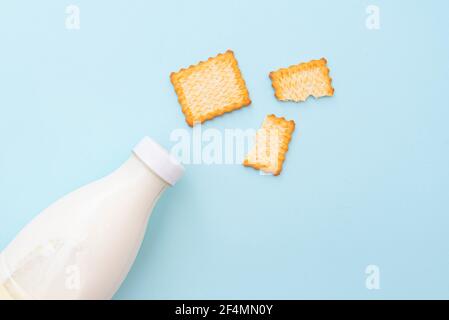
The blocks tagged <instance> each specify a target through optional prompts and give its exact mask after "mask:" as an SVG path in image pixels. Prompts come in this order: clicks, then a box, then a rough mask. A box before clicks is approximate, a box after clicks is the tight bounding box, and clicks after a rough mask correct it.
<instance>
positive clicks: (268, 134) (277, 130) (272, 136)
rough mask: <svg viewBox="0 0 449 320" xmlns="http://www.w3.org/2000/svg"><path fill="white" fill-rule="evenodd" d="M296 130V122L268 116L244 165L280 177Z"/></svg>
mask: <svg viewBox="0 0 449 320" xmlns="http://www.w3.org/2000/svg"><path fill="white" fill-rule="evenodd" d="M294 130H295V121H293V120H285V118H284V117H282V118H278V117H276V116H275V115H273V114H271V115H268V116H266V118H265V120H264V122H263V123H262V127H261V128H260V129H259V130H258V131H257V133H256V139H255V144H254V147H253V148H252V149H251V150H250V151H249V153H248V154H247V156H246V158H245V160H244V161H243V165H244V166H247V167H253V168H255V169H258V170H262V171H264V172H267V173H272V174H273V175H275V176H277V175H279V174H280V173H281V170H282V164H283V163H284V160H285V154H286V152H287V151H288V144H289V142H290V140H291V138H292V133H293V131H294Z"/></svg>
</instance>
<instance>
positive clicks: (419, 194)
mask: <svg viewBox="0 0 449 320" xmlns="http://www.w3.org/2000/svg"><path fill="white" fill-rule="evenodd" d="M69 4H76V5H78V6H79V7H80V9H81V16H80V17H81V29H80V30H79V31H75V30H67V29H66V28H65V19H66V13H65V8H66V6H67V5H69ZM369 4H374V5H378V6H379V8H380V18H381V20H380V22H381V29H380V30H376V31H371V30H368V29H367V28H366V26H365V19H366V17H367V14H366V12H365V10H366V7H367V6H368V5H369ZM448 12H449V2H447V1H431V2H429V1H407V2H406V1H375V0H373V1H355V0H354V1H330V0H329V1H293V0H291V1H279V0H278V1H241V0H232V1H231V0H228V1H178V2H175V1H158V2H150V1H143V0H141V1H87V0H78V1H73V2H65V1H18V0H16V1H3V2H2V3H1V4H0V39H1V47H0V111H1V113H0V146H1V151H0V195H1V201H0V248H3V247H4V246H6V245H7V243H8V242H9V241H10V240H11V239H12V238H13V237H14V235H15V234H16V233H17V232H18V231H19V230H20V229H21V228H22V227H23V226H24V225H25V224H26V223H27V222H28V221H29V220H30V219H32V218H33V217H34V216H35V215H36V214H37V213H38V212H40V211H41V210H42V209H44V208H45V207H47V206H48V205H49V204H50V203H52V202H53V201H54V200H56V199H57V198H59V197H60V196H62V195H64V194H66V193H67V192H69V191H71V190H73V189H75V188H77V187H79V186H81V185H83V184H85V183H88V182H90V181H92V180H94V179H96V178H100V177H102V176H103V175H105V174H107V173H109V172H110V171H112V170H113V169H115V168H116V167H118V166H119V165H120V164H121V163H122V162H123V161H125V159H127V157H128V156H129V153H130V150H131V148H132V147H133V146H134V145H135V144H136V143H137V142H138V141H139V139H140V138H141V137H143V136H144V135H149V136H151V137H153V138H154V139H156V140H158V141H159V142H160V143H161V144H162V145H164V146H165V147H167V148H169V147H171V146H172V144H173V142H170V139H169V135H170V132H171V131H172V130H173V129H176V128H185V129H187V130H190V129H189V127H188V126H187V125H186V124H185V121H184V117H183V115H182V113H181V111H180V107H179V105H178V103H177V99H176V95H175V93H174V90H173V88H172V85H171V83H170V81H169V74H170V72H172V71H177V70H179V69H180V68H181V67H186V66H188V65H190V64H194V63H197V62H198V61H200V60H204V59H207V58H208V57H210V56H214V55H216V54H217V53H219V52H224V51H225V50H227V49H232V50H233V51H234V52H235V54H236V57H237V59H238V62H239V65H240V68H241V70H242V73H243V76H244V78H245V80H246V83H247V86H248V89H249V92H250V96H251V99H252V101H253V103H252V105H251V106H250V107H249V108H245V109H243V110H240V111H236V112H233V113H231V114H227V115H225V116H223V117H220V118H217V119H214V120H213V121H209V122H207V123H206V124H205V125H204V126H203V129H205V128H217V129H219V130H224V129H225V128H257V127H259V125H260V123H261V122H262V120H263V118H264V116H265V115H266V114H268V113H275V114H277V115H279V116H285V117H287V118H289V119H294V120H295V121H296V123H297V130H296V132H295V134H294V137H293V140H292V142H291V144H290V151H289V152H288V154H287V160H286V162H285V165H284V171H283V173H282V174H281V175H280V176H279V177H271V176H262V175H259V173H258V172H257V171H255V170H253V169H251V168H244V167H243V166H240V165H233V166H232V165H231V166H229V165H228V166H219V165H210V166H206V165H189V166H187V168H186V169H187V170H186V175H185V177H184V178H183V180H182V181H180V182H179V184H178V185H176V187H174V188H172V189H170V190H168V192H166V194H165V195H164V196H163V198H162V199H161V200H160V202H159V203H158V205H157V207H156V208H155V211H154V213H153V216H152V218H151V220H150V225H149V228H148V232H147V236H146V238H145V241H144V243H143V246H142V249H141V251H140V254H139V256H138V258H137V260H136V263H135V265H134V267H133V269H132V271H131V272H130V274H129V276H128V278H127V280H126V281H125V283H124V284H123V286H122V288H121V289H120V291H119V292H118V293H117V295H116V298H118V299H128V298H145V299H147V298H149V299H164V298H210V299H214V298H235V299H238V298H255V299H258V298H260V299H263V298H273V299H277V298H285V299H300V298H361V299H365V298H366V299H378V298H449V273H448V270H449V258H448V254H449V235H448V226H449V217H448V214H449V202H448V199H449V166H448V164H449V126H448V118H449V103H448V99H447V94H448V92H449V80H448V79H449V61H448V57H449V42H448V38H447V36H448V30H449V19H448V18H447V16H448ZM321 57H326V58H327V59H328V61H329V67H330V70H331V76H332V78H333V85H334V87H335V95H334V97H332V98H323V99H319V100H314V99H309V100H308V101H307V102H305V103H300V104H296V103H281V102H278V101H277V100H276V99H275V98H274V95H273V90H272V88H271V83H270V80H269V78H268V73H269V72H270V71H272V70H276V69H278V68H279V67H285V66H289V65H291V64H295V63H298V62H301V61H308V60H310V59H316V58H321ZM370 264H374V265H378V266H379V268H380V286H381V288H380V290H368V289H367V288H366V287H365V279H366V274H365V268H366V266H367V265H370Z"/></svg>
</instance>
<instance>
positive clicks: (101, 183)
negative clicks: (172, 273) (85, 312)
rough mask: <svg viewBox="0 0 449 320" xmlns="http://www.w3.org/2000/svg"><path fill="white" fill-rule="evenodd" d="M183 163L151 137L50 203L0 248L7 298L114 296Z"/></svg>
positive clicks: (1, 285)
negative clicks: (124, 158)
mask: <svg viewBox="0 0 449 320" xmlns="http://www.w3.org/2000/svg"><path fill="white" fill-rule="evenodd" d="M183 172H184V169H183V167H182V166H181V165H180V164H179V163H178V162H177V161H176V160H175V159H173V158H172V157H171V156H170V155H169V153H168V152H167V151H166V150H165V149H163V148H162V147H161V146H159V145H158V144H157V143H156V142H154V141H153V140H152V139H150V138H148V137H145V138H144V139H143V140H142V141H141V142H140V143H139V144H138V145H137V146H136V147H135V148H134V150H133V154H132V155H131V157H130V158H129V159H128V160H127V161H126V162H125V163H124V164H123V165H122V166H121V167H120V168H118V169H117V170H116V171H114V172H113V173H111V174H110V175H108V176H106V177H105V178H103V179H100V180H98V181H95V182H93V183H91V184H88V185H86V186H84V187H82V188H80V189H78V190H76V191H74V192H72V193H70V194H68V195H66V196H65V197H63V198H61V199H60V200H58V201H57V202H55V203H54V204H53V205H51V206H50V207H48V208H47V209H45V210H44V211H43V212H42V213H41V214H40V215H38V216H37V217H36V218H35V219H34V220H33V221H32V222H31V223H30V224H28V225H27V226H26V227H25V228H24V229H23V230H22V231H21V232H20V233H19V234H18V235H17V237H16V238H15V239H14V240H13V241H12V242H11V243H10V244H9V245H8V246H7V247H6V249H5V250H4V251H3V252H2V253H1V254H0V299H110V298H112V296H113V295H114V293H115V292H116V291H117V289H118V288H119V286H120V284H121V283H122V281H123V280H124V279H125V277H126V275H127V273H128V271H129V269H130V268H131V265H132V263H133V262H134V259H135V257H136V255H137V252H138V250H139V247H140V244H141V241H142V239H143V237H144V234H145V229H146V225H147V222H148V219H149V217H150V214H151V211H152V209H153V207H154V205H155V203H156V201H157V200H158V198H159V196H160V195H161V194H162V192H163V191H164V190H165V189H166V188H167V187H168V186H169V185H174V184H175V183H176V181H177V180H178V179H179V178H180V177H181V176H182V174H183Z"/></svg>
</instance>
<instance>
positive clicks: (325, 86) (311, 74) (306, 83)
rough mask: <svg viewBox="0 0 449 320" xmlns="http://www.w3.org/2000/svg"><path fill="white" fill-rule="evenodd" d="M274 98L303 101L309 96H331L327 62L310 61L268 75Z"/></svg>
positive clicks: (323, 59) (331, 88)
mask: <svg viewBox="0 0 449 320" xmlns="http://www.w3.org/2000/svg"><path fill="white" fill-rule="evenodd" d="M270 79H271V81H272V85H273V88H274V91H275V96H276V98H278V99H279V100H282V101H295V102H299V101H305V100H306V99H307V98H308V97H309V96H314V97H315V98H320V97H324V96H332V95H333V94H334V88H333V87H332V79H331V77H330V76H329V68H328V67H327V60H326V59H325V58H321V59H320V60H312V61H310V62H306V63H300V64H297V65H294V66H290V67H288V68H282V69H279V70H277V71H273V72H271V73H270Z"/></svg>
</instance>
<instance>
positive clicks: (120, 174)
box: [111, 154, 169, 197]
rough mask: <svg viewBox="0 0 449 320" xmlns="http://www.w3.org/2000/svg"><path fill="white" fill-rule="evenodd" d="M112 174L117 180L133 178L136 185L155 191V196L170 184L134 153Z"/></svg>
mask: <svg viewBox="0 0 449 320" xmlns="http://www.w3.org/2000/svg"><path fill="white" fill-rule="evenodd" d="M111 176H114V178H115V179H116V180H122V179H123V180H129V179H131V180H132V181H134V182H135V183H136V186H139V187H140V188H144V189H146V190H147V191H152V192H153V193H155V197H157V196H158V195H160V194H161V193H162V192H163V191H164V190H165V189H166V188H167V187H168V186H169V184H168V183H167V182H165V181H164V180H163V179H162V178H161V177H159V176H158V175H157V174H156V173H155V172H153V171H152V170H151V168H150V167H148V166H147V165H146V164H145V163H144V162H143V161H142V160H140V159H139V158H138V157H137V156H136V155H134V154H132V155H131V156H130V158H129V159H128V160H127V161H126V162H125V163H123V164H122V165H121V166H120V167H119V168H118V169H117V170H116V171H115V172H113V173H112V175H111Z"/></svg>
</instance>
